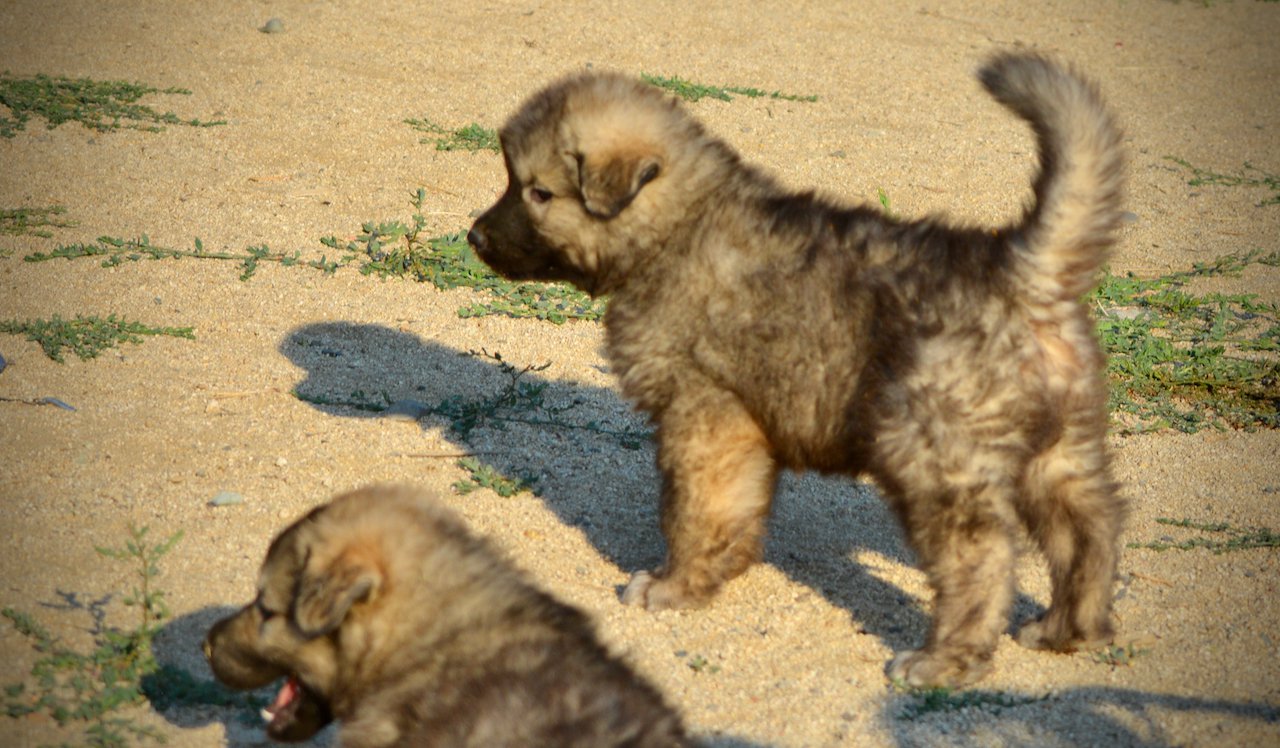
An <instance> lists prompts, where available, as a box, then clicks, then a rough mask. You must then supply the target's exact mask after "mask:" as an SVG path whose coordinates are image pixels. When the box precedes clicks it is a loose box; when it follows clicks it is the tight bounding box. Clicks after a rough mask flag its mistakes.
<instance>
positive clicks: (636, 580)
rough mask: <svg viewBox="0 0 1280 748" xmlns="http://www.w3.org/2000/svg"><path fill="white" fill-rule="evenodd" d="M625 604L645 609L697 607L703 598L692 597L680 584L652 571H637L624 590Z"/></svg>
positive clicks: (623, 600) (623, 598)
mask: <svg viewBox="0 0 1280 748" xmlns="http://www.w3.org/2000/svg"><path fill="white" fill-rule="evenodd" d="M622 603H623V604H624V605H638V606H640V607H642V608H644V609H645V610H672V609H678V608H696V607H698V606H699V605H701V604H702V601H701V600H697V599H694V598H692V597H691V596H690V595H689V594H688V593H687V592H686V591H685V590H684V589H683V588H682V587H681V586H680V585H678V584H676V583H674V582H672V581H671V580H670V579H666V578H663V577H658V576H655V575H654V574H653V573H651V572H647V571H637V572H636V573H635V574H632V575H631V581H630V582H628V583H627V587H626V589H624V590H623V591H622Z"/></svg>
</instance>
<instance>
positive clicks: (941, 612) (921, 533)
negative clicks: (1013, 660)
mask: <svg viewBox="0 0 1280 748" xmlns="http://www.w3.org/2000/svg"><path fill="white" fill-rule="evenodd" d="M911 501H912V502H913V505H912V506H911V507H910V508H909V512H910V513H911V515H913V516H912V517H911V519H910V520H908V525H909V527H908V530H909V532H910V534H911V537H912V539H913V545H914V546H915V548H916V550H917V553H918V554H919V556H920V560H921V562H922V566H923V567H924V569H925V571H926V572H927V573H928V575H929V581H930V583H931V585H932V587H933V590H934V601H933V604H934V611H933V628H932V630H931V631H930V632H929V640H928V643H927V644H926V645H925V647H924V649H922V650H917V651H908V652H902V653H901V654H899V655H898V656H896V657H895V658H894V659H893V662H892V663H891V664H890V666H889V677H890V678H893V679H894V680H901V681H903V682H905V683H906V684H908V685H910V686H916V687H933V686H942V687H948V688H950V687H957V686H963V685H967V684H969V683H972V682H974V681H976V680H978V679H979V678H982V677H983V676H984V675H986V674H987V673H988V672H990V670H991V657H992V655H993V654H994V653H995V649H996V642H997V640H998V638H999V636H1000V632H1001V631H1003V630H1004V628H1005V626H1006V625H1007V622H1008V615H1009V606H1010V602H1011V600H1012V597H1013V562H1014V548H1013V540H1012V533H1011V530H1012V527H1011V522H1010V521H1009V520H1010V519H1011V518H1006V517H1004V516H1003V513H1002V512H1001V511H1000V510H999V508H998V507H1000V506H1001V505H1002V504H1003V503H1004V502H1005V501H1006V498H1005V496H1004V492H1003V491H997V490H994V489H991V488H990V487H984V488H976V489H961V490H958V491H956V492H955V493H954V494H951V495H948V496H945V497H939V499H938V500H920V499H919V497H914V498H913V499H911ZM926 515H929V516H926Z"/></svg>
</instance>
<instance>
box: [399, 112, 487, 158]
mask: <svg viewBox="0 0 1280 748" xmlns="http://www.w3.org/2000/svg"><path fill="white" fill-rule="evenodd" d="M404 122H405V124H406V125H409V126H410V127H412V128H413V129H414V130H417V131H418V132H423V133H427V137H425V138H422V139H421V140H420V141H419V142H421V143H435V144H436V150H437V151H469V152H471V153H475V152H476V151H493V152H494V153H498V152H499V151H500V150H501V146H499V145H498V133H497V131H496V130H491V129H489V128H487V127H481V126H480V125H478V124H476V123H474V122H472V123H471V124H469V125H464V126H463V127H459V128H458V129H456V130H449V129H446V128H444V127H442V126H440V125H437V124H436V123H434V122H432V121H431V120H429V119H426V118H423V119H406V120H405V121H404Z"/></svg>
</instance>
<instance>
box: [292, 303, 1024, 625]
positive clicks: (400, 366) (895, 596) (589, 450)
mask: <svg viewBox="0 0 1280 748" xmlns="http://www.w3.org/2000/svg"><path fill="white" fill-rule="evenodd" d="M280 350H281V352H282V353H283V354H284V355H285V356H287V357H288V358H289V359H290V360H291V361H292V362H293V363H294V364H296V365H297V366H299V367H300V368H302V369H303V370H305V371H306V378H305V379H304V380H303V381H301V382H299V383H298V385H297V386H296V388H295V391H296V393H297V395H298V397H299V398H300V399H302V400H304V401H306V402H308V403H310V404H312V405H313V407H316V408H318V409H320V410H322V411H324V412H326V413H331V414H333V415H336V416H341V417H347V418H378V417H385V416H386V415H388V414H389V413H393V412H401V413H408V414H409V415H418V416H421V417H420V423H421V425H422V427H423V428H424V429H427V430H432V429H440V430H442V432H443V434H444V435H445V437H446V438H447V439H449V440H450V441H451V442H452V443H453V445H454V446H455V447H456V448H457V451H458V452H459V453H471V454H474V455H476V459H479V460H481V461H483V463H485V465H487V466H489V467H491V468H493V469H494V470H495V471H496V472H497V473H499V474H501V475H502V476H506V477H508V478H512V479H516V480H524V481H526V482H528V483H529V484H531V485H532V486H533V487H534V489H535V490H536V491H537V493H538V495H539V497H540V499H541V501H543V502H544V503H545V505H546V506H547V507H548V508H549V509H551V510H552V511H553V512H555V513H556V515H557V516H558V517H559V518H560V519H561V521H563V522H564V523H566V524H568V525H572V526H575V527H578V528H579V529H581V530H582V531H583V533H584V534H585V535H586V537H587V538H588V539H589V541H590V542H591V543H592V544H593V545H594V546H595V547H596V549H597V550H598V551H599V553H600V554H601V555H602V556H604V557H605V558H606V559H608V560H609V561H610V562H612V563H614V564H615V565H617V566H618V567H620V568H621V569H624V570H627V571H633V570H636V569H646V568H652V567H654V566H656V565H658V564H659V563H660V562H661V561H662V552H663V547H664V546H663V540H662V536H661V534H660V533H659V530H658V503H659V499H658V491H659V476H658V474H657V471H656V469H655V467H654V452H653V442H652V438H651V436H652V433H651V427H650V426H649V425H648V423H647V422H646V421H645V419H644V418H643V417H642V416H640V415H638V414H636V413H635V412H634V411H633V410H632V408H631V407H630V405H629V404H627V403H626V402H624V401H623V400H621V399H620V398H619V396H618V395H617V394H616V393H615V392H614V391H612V390H610V389H607V388H600V387H593V386H589V385H582V384H573V383H565V382H559V381H554V380H551V379H548V378H544V377H542V376H540V375H539V373H538V371H537V370H536V369H528V368H527V367H528V366H529V365H531V364H538V363H540V362H536V361H534V362H511V361H504V360H502V359H501V358H500V354H498V353H483V354H482V353H476V352H461V351H458V350H456V349H454V348H451V347H449V346H446V345H443V344H440V343H437V342H432V341H426V340H422V339H420V338H418V337H416V336H414V335H411V334H407V333H403V332H398V331H396V330H392V329H390V328H387V327H383V326H379V325H369V324H357V323H351V322H323V323H313V324H309V325H305V326H303V327H300V328H297V329H295V330H293V331H291V332H290V333H289V334H287V335H286V336H285V338H284V339H283V340H282V341H281V343H280ZM774 514H775V516H774V518H773V520H772V521H771V523H770V540H769V543H768V547H767V550H766V561H767V562H769V563H772V564H775V565H776V566H777V567H778V568H780V569H781V570H782V571H783V572H785V573H786V574H787V575H789V576H790V577H792V578H793V579H795V580H796V581H798V582H800V583H802V584H804V585H806V586H809V587H810V588H812V589H814V590H817V591H820V592H821V593H822V594H823V595H825V596H826V597H827V599H828V600H830V601H831V602H832V603H833V604H835V605H839V606H840V607H842V608H844V609H846V610H848V611H849V612H850V614H851V615H852V618H853V623H854V625H856V626H859V627H860V628H861V629H862V630H863V631H865V632H866V633H869V634H872V635H875V636H877V637H879V638H881V640H883V641H884V642H885V643H886V644H888V645H889V646H890V647H892V648H893V649H895V650H900V649H904V648H908V647H913V646H919V645H920V643H921V642H922V641H923V639H924V637H925V636H926V634H927V631H928V624H929V619H928V617H927V615H926V614H925V613H924V612H922V610H921V609H920V606H919V605H917V604H916V603H915V601H914V600H913V599H912V597H911V596H910V595H908V594H907V593H905V592H904V591H903V590H901V589H899V588H898V587H897V586H895V585H893V584H890V583H887V582H885V581H883V580H881V579H879V578H878V577H877V575H876V573H875V570H874V569H869V568H868V567H866V566H864V565H863V564H861V563H858V562H856V561H855V560H854V557H855V556H859V555H864V556H868V557H870V558H875V557H876V556H879V557H881V558H882V559H883V560H884V561H886V562H894V563H908V564H909V563H912V559H911V555H910V553H909V551H908V550H907V549H906V547H905V545H904V544H903V542H902V539H901V534H900V532H899V530H898V528H897V523H896V521H895V519H894V518H893V516H892V515H891V514H890V512H889V511H888V510H887V509H886V508H885V506H884V504H883V503H882V502H881V501H880V500H879V498H878V496H877V494H876V492H875V490H874V489H873V488H871V487H870V486H867V485H865V484H860V483H854V482H853V481H850V480H848V479H844V478H823V477H818V476H811V475H805V476H790V475H789V476H786V477H784V478H783V480H782V482H781V484H780V489H779V492H778V498H777V502H776V504H775V511H774ZM864 552H869V553H864ZM1026 607H1029V603H1028V602H1027V601H1023V602H1022V603H1020V605H1019V608H1020V609H1019V611H1018V613H1019V614H1024V613H1025V612H1026V611H1024V610H1021V608H1026Z"/></svg>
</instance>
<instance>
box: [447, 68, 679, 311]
mask: <svg viewBox="0 0 1280 748" xmlns="http://www.w3.org/2000/svg"><path fill="white" fill-rule="evenodd" d="M690 129H697V130H698V131H699V132H700V128H697V126H696V124H694V123H693V122H692V120H690V119H688V117H686V116H685V115H684V114H683V112H682V111H680V109H679V108H678V106H677V105H676V104H675V103H674V102H673V101H672V100H670V99H668V98H667V97H666V96H665V95H664V94H662V93H661V92H660V91H658V90H657V89H656V88H654V87H652V86H648V85H645V84H642V83H639V82H637V81H634V80H631V79H629V78H625V77H622V76H615V75H585V76H579V77H575V78H569V79H567V80H564V81H561V82H560V83H557V84H554V85H552V86H551V87H550V88H548V89H546V90H544V91H542V92H541V93H539V94H537V95H535V96H534V97H533V98H531V99H530V100H529V101H528V102H526V103H525V105H524V106H523V107H522V108H521V109H520V110H519V111H517V112H516V114H515V115H514V116H512V118H511V119H510V120H509V121H508V122H507V124H506V126H504V127H503V129H502V131H501V132H500V134H499V135H500V138H501V140H502V149H503V157H504V159H505V161H506V166H507V178H508V185H507V190H506V192H505V193H504V194H503V195H502V197H501V198H500V199H499V200H498V202H497V203H496V204H495V205H494V206H493V207H491V208H490V209H489V210H488V211H486V212H485V213H484V214H483V215H482V216H480V218H479V219H477V220H476V222H475V225H474V226H473V227H472V229H471V232H470V233H469V234H468V235H467V239H468V240H469V241H470V242H471V244H472V246H474V247H475V249H476V253H477V254H478V255H479V256H480V258H481V259H482V260H484V261H485V262H486V263H488V264H489V265H490V266H491V267H493V268H494V269H495V270H496V271H498V272H499V273H501V274H502V275H504V276H506V277H508V278H512V279H536V280H557V281H568V282H570V283H573V284H574V285H577V286H578V287H580V288H582V289H583V290H585V291H587V292H588V293H591V294H600V293H605V292H607V291H609V290H610V289H611V287H613V286H615V285H616V284H617V283H618V282H619V281H620V280H621V279H622V278H623V277H625V274H626V272H627V270H628V269H629V267H630V265H631V264H632V263H633V262H635V261H637V255H642V254H643V253H644V251H645V249H646V248H648V247H650V246H653V245H654V244H655V243H658V241H659V240H660V239H661V237H662V236H663V235H664V234H665V231H666V229H665V228H664V227H665V225H666V224H667V223H669V221H670V220H671V216H672V214H673V213H675V214H678V213H679V211H678V210H675V211H673V210H672V209H671V208H672V206H671V205H670V203H671V202H672V201H673V199H676V198H678V194H676V193H678V190H674V188H675V186H676V181H675V179H674V177H675V173H674V172H673V171H672V169H673V167H674V166H675V164H673V160H672V158H671V156H672V144H673V143H678V142H681V138H682V137H687V136H688V132H687V131H689V130H690ZM673 190H674V191H673Z"/></svg>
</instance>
